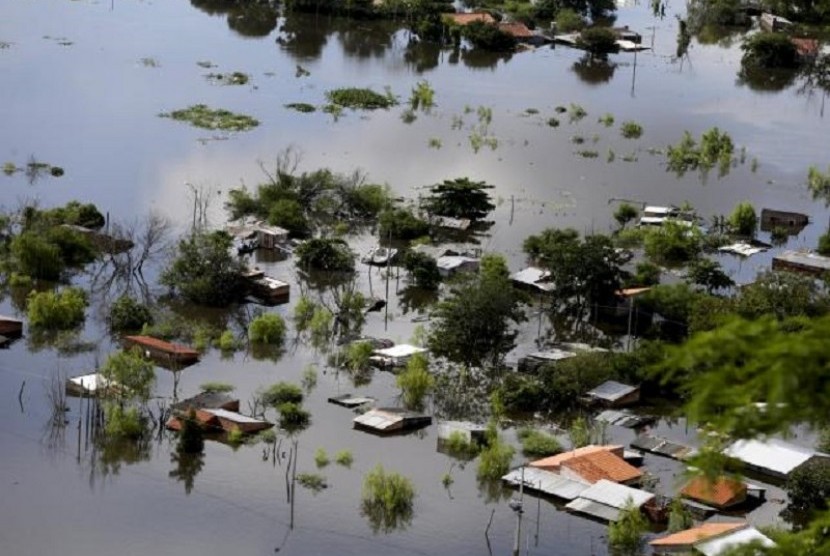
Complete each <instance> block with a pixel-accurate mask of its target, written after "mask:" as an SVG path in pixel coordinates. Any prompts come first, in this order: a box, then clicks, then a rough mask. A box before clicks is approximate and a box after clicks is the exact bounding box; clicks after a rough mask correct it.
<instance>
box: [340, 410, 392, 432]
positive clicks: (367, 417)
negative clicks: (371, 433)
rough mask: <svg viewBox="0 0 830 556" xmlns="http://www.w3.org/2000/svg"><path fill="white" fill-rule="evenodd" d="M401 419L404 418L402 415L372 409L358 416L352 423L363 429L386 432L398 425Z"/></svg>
mask: <svg viewBox="0 0 830 556" xmlns="http://www.w3.org/2000/svg"><path fill="white" fill-rule="evenodd" d="M403 419H404V416H403V415H402V414H397V413H390V412H388V411H384V410H382V409H372V410H369V411H367V412H366V413H364V414H363V415H358V416H357V417H355V418H354V419H352V421H353V422H355V423H357V424H359V425H363V426H364V427H370V428H373V429H378V430H386V429H388V428H390V427H393V426H394V425H396V424H398V423H400V422H401V421H403Z"/></svg>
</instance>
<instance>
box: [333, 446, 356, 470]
mask: <svg viewBox="0 0 830 556" xmlns="http://www.w3.org/2000/svg"><path fill="white" fill-rule="evenodd" d="M334 463H336V464H337V465H342V466H343V467H351V466H352V463H354V457H353V456H352V453H351V452H350V451H349V450H340V451H339V452H337V454H336V455H335V456H334Z"/></svg>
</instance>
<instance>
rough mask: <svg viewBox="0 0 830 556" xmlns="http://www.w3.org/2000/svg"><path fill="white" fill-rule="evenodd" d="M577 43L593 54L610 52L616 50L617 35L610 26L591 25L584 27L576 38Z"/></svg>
mask: <svg viewBox="0 0 830 556" xmlns="http://www.w3.org/2000/svg"><path fill="white" fill-rule="evenodd" d="M576 44H577V46H579V47H580V48H584V49H585V50H587V51H588V52H590V53H591V54H594V55H596V54H608V53H609V52H616V51H617V50H618V48H619V47H618V46H617V35H615V34H614V31H612V30H611V29H609V28H608V27H589V28H587V29H583V30H582V32H581V33H579V37H578V38H577V39H576Z"/></svg>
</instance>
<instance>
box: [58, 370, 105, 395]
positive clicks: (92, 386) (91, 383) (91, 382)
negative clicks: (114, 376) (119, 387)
mask: <svg viewBox="0 0 830 556" xmlns="http://www.w3.org/2000/svg"><path fill="white" fill-rule="evenodd" d="M69 382H71V383H72V384H75V385H77V386H78V387H80V388H81V389H83V390H84V391H86V392H89V393H90V394H92V393H95V392H97V391H98V389H99V388H107V387H108V386H110V385H112V386H115V383H111V382H109V381H108V380H107V379H106V378H104V377H103V375H101V374H100V373H91V374H88V375H82V376H73V377H72V378H70V379H69Z"/></svg>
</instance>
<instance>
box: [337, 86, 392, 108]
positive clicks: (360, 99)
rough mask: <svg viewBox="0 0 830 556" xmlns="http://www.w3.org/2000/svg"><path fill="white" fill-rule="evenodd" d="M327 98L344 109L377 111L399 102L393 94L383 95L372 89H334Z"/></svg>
mask: <svg viewBox="0 0 830 556" xmlns="http://www.w3.org/2000/svg"><path fill="white" fill-rule="evenodd" d="M326 98H327V99H328V100H329V102H331V103H332V104H336V105H337V106H342V107H344V108H352V109H357V108H362V109H364V110H375V109H377V108H389V107H391V106H394V105H396V104H397V103H398V102H397V101H396V100H395V97H393V96H392V95H391V94H386V95H381V94H380V93H376V92H375V91H373V90H371V89H361V88H357V87H347V88H343V89H334V90H333V91H328V92H327V93H326Z"/></svg>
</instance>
